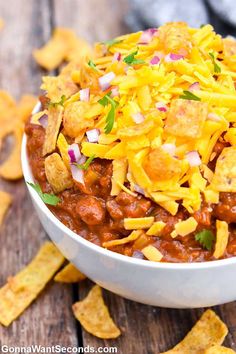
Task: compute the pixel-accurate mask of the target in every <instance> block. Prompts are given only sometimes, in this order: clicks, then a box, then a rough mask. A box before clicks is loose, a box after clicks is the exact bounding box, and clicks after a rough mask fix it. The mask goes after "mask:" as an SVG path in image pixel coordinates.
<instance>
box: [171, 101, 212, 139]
mask: <svg viewBox="0 0 236 354" xmlns="http://www.w3.org/2000/svg"><path fill="white" fill-rule="evenodd" d="M207 114H208V105H207V103H205V102H198V101H193V100H183V99H176V100H173V101H172V102H171V106H170V110H169V112H168V115H167V119H166V124H165V131H166V132H167V133H170V134H173V135H177V136H181V137H190V138H199V137H200V136H201V134H202V129H203V125H204V122H205V120H206V118H207Z"/></svg>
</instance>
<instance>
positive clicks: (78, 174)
mask: <svg viewBox="0 0 236 354" xmlns="http://www.w3.org/2000/svg"><path fill="white" fill-rule="evenodd" d="M70 168H71V174H72V177H73V179H74V180H75V181H76V182H78V183H81V184H84V171H83V170H81V169H80V168H78V167H77V166H76V165H70Z"/></svg>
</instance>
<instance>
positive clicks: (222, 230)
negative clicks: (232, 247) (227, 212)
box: [213, 220, 229, 259]
mask: <svg viewBox="0 0 236 354" xmlns="http://www.w3.org/2000/svg"><path fill="white" fill-rule="evenodd" d="M228 241H229V227H228V224H227V222H225V221H221V220H216V245H215V251H214V254H213V256H214V257H215V258H217V259H218V258H220V257H222V256H223V255H224V253H225V251H226V248H227V245H228Z"/></svg>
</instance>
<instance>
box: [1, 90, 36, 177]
mask: <svg viewBox="0 0 236 354" xmlns="http://www.w3.org/2000/svg"><path fill="white" fill-rule="evenodd" d="M36 101H37V100H36V98H35V97H34V96H31V95H25V96H23V97H22V98H21V100H20V102H19V103H18V104H17V105H16V103H15V101H14V100H13V98H12V97H11V96H10V95H9V94H8V93H7V92H5V91H0V126H1V129H0V148H1V143H2V140H3V139H4V138H5V137H6V136H7V135H12V137H13V138H14V146H13V148H12V151H11V152H10V154H9V156H8V158H7V159H6V160H5V161H4V162H3V163H2V164H1V166H0V176H1V177H3V178H5V179H9V180H16V179H18V178H21V177H22V169H21V159H20V152H21V140H22V136H23V132H24V127H23V123H24V122H26V120H27V119H28V117H29V116H30V114H31V111H32V109H33V107H34V106H35V104H36Z"/></svg>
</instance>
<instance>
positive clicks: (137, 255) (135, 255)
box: [132, 250, 144, 259]
mask: <svg viewBox="0 0 236 354" xmlns="http://www.w3.org/2000/svg"><path fill="white" fill-rule="evenodd" d="M132 257H133V258H138V259H144V254H143V253H142V252H141V251H138V250H136V251H134V252H133V254H132Z"/></svg>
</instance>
